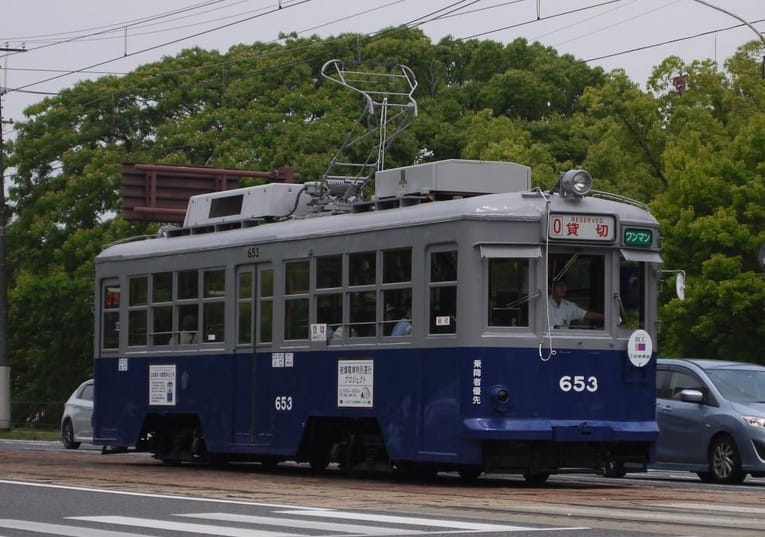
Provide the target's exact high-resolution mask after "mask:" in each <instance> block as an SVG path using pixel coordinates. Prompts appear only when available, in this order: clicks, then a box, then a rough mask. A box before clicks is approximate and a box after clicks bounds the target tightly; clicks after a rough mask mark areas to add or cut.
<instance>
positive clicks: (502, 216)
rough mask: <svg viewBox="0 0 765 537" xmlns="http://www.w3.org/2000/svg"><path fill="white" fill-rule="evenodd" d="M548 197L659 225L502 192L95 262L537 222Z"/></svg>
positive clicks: (162, 243) (142, 244) (607, 205)
mask: <svg viewBox="0 0 765 537" xmlns="http://www.w3.org/2000/svg"><path fill="white" fill-rule="evenodd" d="M547 200H549V201H550V204H551V207H550V210H551V211H552V212H577V213H581V214H597V215H604V214H616V215H618V216H619V218H620V219H621V220H622V221H623V222H630V223H633V224H642V225H648V226H658V223H657V221H656V219H655V218H654V217H653V216H652V215H651V214H650V213H648V212H647V211H645V210H643V209H641V208H639V207H636V206H633V205H629V204H626V203H619V202H616V201H612V200H606V199H599V198H594V197H585V198H578V199H571V198H561V197H560V196H557V195H545V196H542V195H541V194H536V195H535V194H533V193H529V192H527V193H519V192H512V193H502V194H486V195H480V196H473V197H469V198H463V199H454V200H448V201H437V202H427V203H421V204H418V205H411V206H407V207H399V208H392V209H385V210H376V211H368V212H361V213H347V214H338V215H329V216H310V217H304V218H293V219H290V220H284V221H277V222H269V223H262V224H259V225H257V226H253V227H244V228H234V229H226V230H221V231H211V232H206V233H192V234H186V235H177V236H171V237H164V236H157V237H151V238H146V239H144V240H134V241H128V242H123V243H117V244H114V245H112V246H108V247H107V248H106V249H104V251H102V252H101V253H100V254H99V255H98V256H97V260H98V261H105V260H112V259H118V258H133V257H148V256H153V255H158V254H172V253H183V252H191V251H196V250H215V249H222V248H228V247H233V246H238V245H241V246H245V245H252V244H263V243H274V242H282V241H291V240H301V239H312V238H323V237H330V236H333V237H337V236H342V235H352V234H358V233H365V232H371V231H375V230H381V229H395V228H407V227H417V226H422V225H428V224H435V223H439V222H448V221H456V220H504V221H514V222H533V221H539V220H540V219H541V218H542V216H543V214H545V205H546V203H547Z"/></svg>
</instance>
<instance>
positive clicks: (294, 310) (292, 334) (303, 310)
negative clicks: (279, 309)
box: [284, 298, 308, 340]
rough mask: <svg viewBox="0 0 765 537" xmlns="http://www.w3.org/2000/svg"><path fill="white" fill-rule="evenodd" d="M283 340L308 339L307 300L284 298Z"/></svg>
mask: <svg viewBox="0 0 765 537" xmlns="http://www.w3.org/2000/svg"><path fill="white" fill-rule="evenodd" d="M284 339H285V340H289V339H308V299H307V298H293V299H286V298H285V300H284Z"/></svg>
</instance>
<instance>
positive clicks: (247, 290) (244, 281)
mask: <svg viewBox="0 0 765 537" xmlns="http://www.w3.org/2000/svg"><path fill="white" fill-rule="evenodd" d="M254 280H255V278H254V273H253V270H252V268H244V269H241V270H240V272H239V279H238V286H237V292H236V298H237V305H238V308H237V315H238V317H237V318H238V322H237V343H238V344H239V345H251V344H252V341H253V339H252V336H253V330H254V323H253V318H254V311H253V307H254V303H255V302H254V299H255V287H254V283H255V281H254Z"/></svg>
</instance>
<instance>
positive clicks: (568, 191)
mask: <svg viewBox="0 0 765 537" xmlns="http://www.w3.org/2000/svg"><path fill="white" fill-rule="evenodd" d="M560 190H561V194H562V195H563V196H576V197H578V198H581V197H582V196H586V195H587V194H589V193H590V190H592V175H590V174H589V173H588V172H586V171H584V170H569V171H567V172H566V173H564V174H563V177H561V178H560Z"/></svg>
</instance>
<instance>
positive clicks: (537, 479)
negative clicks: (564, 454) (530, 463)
mask: <svg viewBox="0 0 765 537" xmlns="http://www.w3.org/2000/svg"><path fill="white" fill-rule="evenodd" d="M549 477H550V474H549V473H547V472H539V473H528V474H523V479H525V480H526V483H528V484H529V485H541V484H542V483H544V482H545V481H547V479H548V478H549Z"/></svg>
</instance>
